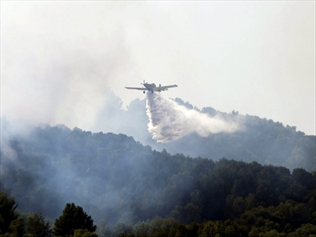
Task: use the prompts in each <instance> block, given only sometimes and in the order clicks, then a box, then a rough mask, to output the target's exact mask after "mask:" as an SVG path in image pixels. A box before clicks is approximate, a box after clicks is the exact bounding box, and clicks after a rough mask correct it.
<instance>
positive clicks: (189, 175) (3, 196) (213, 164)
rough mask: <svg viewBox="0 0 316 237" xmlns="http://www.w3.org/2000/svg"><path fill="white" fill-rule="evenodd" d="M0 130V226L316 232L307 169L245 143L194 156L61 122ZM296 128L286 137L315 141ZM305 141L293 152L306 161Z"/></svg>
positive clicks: (21, 231)
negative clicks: (222, 153) (270, 159)
mask: <svg viewBox="0 0 316 237" xmlns="http://www.w3.org/2000/svg"><path fill="white" fill-rule="evenodd" d="M271 126H272V125H271ZM2 132H3V137H4V138H5V139H4V140H3V141H4V142H2V144H1V181H0V188H1V191H2V192H1V193H0V236H23V237H32V236H52V235H53V234H54V235H55V236H77V237H78V236H86V237H89V236H94V237H95V236H97V235H98V236H100V237H102V236H111V237H116V236H135V237H136V236H143V237H144V236H156V237H157V236H188V237H189V236H316V231H315V230H316V172H315V171H312V170H311V171H307V170H306V169H305V168H301V167H299V166H296V167H295V168H294V169H292V170H290V169H289V168H286V167H283V166H274V165H264V164H260V163H259V162H257V161H253V160H249V159H250V158H249V156H248V155H249V154H250V153H251V152H250V150H249V151H248V152H249V153H244V158H243V156H240V157H239V159H238V160H232V159H226V158H221V159H218V160H216V161H214V160H211V159H206V158H201V157H196V158H191V157H188V156H185V155H183V154H170V153H168V152H167V151H166V150H162V151H161V152H159V151H155V150H152V149H151V147H149V146H143V145H142V144H141V143H139V142H136V141H135V140H134V139H133V138H132V137H128V136H126V135H123V134H118V135H116V134H113V133H107V134H105V133H91V132H87V131H82V130H80V129H78V128H75V129H72V130H71V129H69V128H67V127H65V126H63V125H59V126H55V127H51V126H47V125H42V126H40V127H36V128H32V129H29V130H27V131H26V132H25V133H24V134H21V133H14V132H12V128H11V127H10V124H8V123H4V125H3V131H2ZM291 134H292V133H291ZM293 134H294V135H293ZM293 134H292V135H289V136H286V135H283V139H284V141H289V137H291V136H292V138H293V139H294V138H295V139H296V140H295V139H294V140H292V142H293V144H294V146H298V145H297V144H298V143H296V142H297V141H298V140H300V139H301V140H300V141H301V142H302V144H301V145H299V146H304V139H310V141H312V138H311V137H310V138H309V137H306V136H303V135H302V134H296V132H294V131H293ZM192 136H194V135H192ZM219 136H220V135H219ZM221 136H222V138H224V137H225V135H221ZM230 136H233V135H230ZM236 136H237V135H236ZM238 136H239V135H238ZM266 136H268V134H267V135H266ZM272 137H273V136H272ZM217 138H218V139H219V137H217ZM226 138H227V139H228V138H229V137H226ZM226 138H225V139H226ZM210 139H215V136H214V137H213V136H212V138H210ZM243 139H244V138H242V137H240V144H239V145H240V146H242V142H245V141H243ZM248 139H250V138H248ZM253 139H255V138H253ZM271 139H272V138H271ZM233 140H234V139H233ZM236 140H238V138H236ZM268 140H269V139H268V138H266V140H264V141H262V144H265V143H267V142H268ZM272 141H273V139H272ZM192 142H193V144H194V142H195V141H194V139H193V140H192ZM248 142H249V143H251V142H252V140H251V139H250V140H249V141H248ZM206 146H211V145H210V144H209V143H206ZM212 146H213V145H212ZM222 146H224V147H225V148H226V150H228V151H229V150H230V149H231V147H230V143H229V140H227V145H225V143H223V144H222ZM232 146H233V145H232ZM234 146H236V147H237V146H238V145H237V144H235V145H234ZM253 146H254V147H255V144H254V145H253ZM278 146H279V144H278V145H276V147H274V148H273V149H272V148H271V150H270V151H269V152H267V151H264V150H263V149H262V151H261V152H267V154H270V152H272V153H273V151H276V150H278V149H277V147H278ZM309 146H310V144H309V143H306V147H307V148H308V149H310V148H309ZM185 149H186V148H185ZM203 149H206V148H203ZM256 149H257V150H260V149H261V148H260V147H258V148H256ZM308 149H307V150H304V152H305V153H301V151H302V149H301V150H300V151H298V152H297V153H295V154H298V155H297V156H296V155H295V157H296V158H295V159H301V161H302V162H303V163H304V162H305V161H306V157H310V156H309V152H311V151H309V150H308ZM223 150H224V148H223ZM233 150H234V149H233ZM233 150H231V151H233ZM281 150H282V149H281ZM283 151H284V149H283ZM272 153H271V154H272ZM292 153H293V152H292ZM292 153H291V154H292ZM293 154H294V153H293ZM302 154H305V156H304V155H302ZM282 155H283V154H282V153H280V156H282ZM273 156H275V154H273ZM284 157H285V155H284ZM293 157H294V156H293ZM299 157H301V158H299ZM228 158H229V157H228ZM308 159H310V158H308ZM242 160H243V161H242ZM308 162H309V161H308ZM308 162H307V163H306V164H309V163H308ZM297 163H298V161H297ZM13 197H14V198H13ZM16 202H17V203H18V206H17V204H16ZM75 203H76V204H79V205H80V206H77V205H75ZM65 205H66V206H65ZM84 210H86V211H87V213H89V215H88V214H87V213H86V212H85V211H84ZM17 211H19V212H17ZM61 213H62V214H61ZM90 215H91V216H90ZM92 217H93V219H94V220H96V223H97V224H96V226H97V229H96V226H95V224H94V223H93V220H92ZM56 218H57V219H56ZM54 219H56V220H55V221H52V220H54Z"/></svg>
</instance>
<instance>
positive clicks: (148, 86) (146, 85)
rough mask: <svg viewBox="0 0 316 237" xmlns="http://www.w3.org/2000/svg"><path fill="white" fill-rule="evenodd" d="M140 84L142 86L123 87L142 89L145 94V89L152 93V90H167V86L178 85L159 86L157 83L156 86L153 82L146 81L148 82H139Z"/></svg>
mask: <svg viewBox="0 0 316 237" xmlns="http://www.w3.org/2000/svg"><path fill="white" fill-rule="evenodd" d="M140 84H141V85H143V86H144V87H125V88H126V89H133V90H142V91H143V93H144V94H145V91H151V92H152V93H154V91H158V92H161V91H167V90H168V88H173V87H178V86H177V85H169V86H161V85H160V84H159V86H156V84H155V83H148V82H145V81H144V82H143V83H140Z"/></svg>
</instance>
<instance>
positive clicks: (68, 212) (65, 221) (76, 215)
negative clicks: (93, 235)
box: [53, 203, 96, 237]
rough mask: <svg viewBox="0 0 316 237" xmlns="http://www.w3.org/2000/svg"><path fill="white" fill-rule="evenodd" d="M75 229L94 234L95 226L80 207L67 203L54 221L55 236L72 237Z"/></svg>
mask: <svg viewBox="0 0 316 237" xmlns="http://www.w3.org/2000/svg"><path fill="white" fill-rule="evenodd" d="M77 229H83V230H88V231H89V232H94V231H95V230H96V226H95V225H94V224H93V220H92V218H91V216H88V215H87V213H85V212H84V211H83V209H82V207H80V206H76V205H75V204H74V203H71V204H70V203H67V204H66V207H65V209H64V210H63V214H62V215H61V216H60V217H59V218H58V219H56V221H55V225H54V229H53V232H54V235H55V236H63V237H64V236H65V237H66V236H72V235H73V234H74V232H75V230H77Z"/></svg>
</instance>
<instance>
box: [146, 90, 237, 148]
mask: <svg viewBox="0 0 316 237" xmlns="http://www.w3.org/2000/svg"><path fill="white" fill-rule="evenodd" d="M146 108H147V115H148V117H149V124H148V131H149V132H150V133H151V134H152V135H153V139H155V140H156V141H158V142H162V143H166V142H170V141H173V140H176V139H179V138H181V137H183V136H185V135H187V134H189V133H192V132H196V133H197V134H199V135H200V136H203V137H206V136H209V135H210V134H212V133H220V132H226V133H232V132H235V131H237V130H240V125H239V123H238V122H237V121H234V120H233V119H232V118H224V117H223V116H221V115H219V114H218V115H215V116H214V117H210V116H208V115H207V114H204V113H200V112H198V111H197V110H194V109H187V108H186V107H184V106H181V105H179V104H177V103H176V102H175V101H173V100H171V99H168V98H165V97H162V96H161V95H160V94H158V93H150V92H148V93H147V103H146Z"/></svg>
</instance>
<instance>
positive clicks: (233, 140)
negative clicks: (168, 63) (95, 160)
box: [93, 94, 316, 171]
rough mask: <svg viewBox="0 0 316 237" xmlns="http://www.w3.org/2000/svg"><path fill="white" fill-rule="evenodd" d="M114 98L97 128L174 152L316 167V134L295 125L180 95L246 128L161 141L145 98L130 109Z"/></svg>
mask: <svg viewBox="0 0 316 237" xmlns="http://www.w3.org/2000/svg"><path fill="white" fill-rule="evenodd" d="M110 98H111V100H110V101H111V103H110V104H106V105H105V106H104V109H103V110H102V111H101V112H100V116H98V118H99V119H98V120H97V122H96V125H95V127H94V128H93V131H111V132H114V133H122V134H127V135H128V136H132V137H133V138H134V139H135V140H136V141H140V142H141V143H142V144H144V145H150V146H151V147H152V148H153V149H156V150H158V151H162V150H163V149H166V150H167V151H168V152H169V153H171V154H177V153H181V154H184V155H188V156H191V157H198V156H200V157H203V158H209V159H212V160H214V161H216V160H219V159H221V158H222V157H226V158H228V159H235V160H241V161H246V162H252V161H256V162H258V163H260V164H263V165H264V164H272V165H276V166H285V167H287V168H289V169H294V168H298V167H302V168H304V169H306V170H308V171H312V170H316V161H315V160H316V137H315V136H307V135H305V134H304V133H303V132H300V131H297V130H296V127H294V126H289V125H283V124H282V123H281V122H275V121H273V120H271V119H266V118H259V117H257V116H252V115H241V114H239V113H238V112H236V111H232V112H231V113H223V112H220V111H218V110H216V109H214V108H212V107H207V108H202V109H198V108H196V107H194V106H193V105H191V104H189V103H188V102H184V101H182V100H181V99H179V98H177V99H175V101H176V102H177V103H178V104H179V105H182V106H185V107H187V108H188V109H194V110H197V111H199V112H202V113H206V114H208V115H210V116H216V115H221V116H224V117H228V118H236V117H238V119H239V120H240V121H242V126H243V129H242V130H240V131H237V132H234V133H217V134H211V135H209V136H207V137H201V136H199V135H198V134H196V133H191V134H188V135H186V136H184V137H182V138H180V139H178V140H175V141H172V142H169V143H157V142H156V141H155V140H153V139H152V138H151V137H152V134H150V133H149V132H148V128H147V124H148V122H149V121H148V116H147V115H146V101H145V100H139V99H137V100H134V101H133V102H132V103H131V104H130V105H129V106H128V108H127V109H126V110H122V109H121V104H120V99H119V98H118V97H116V96H115V95H114V94H113V95H112V96H110ZM130 121H133V122H132V123H131V122H130Z"/></svg>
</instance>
